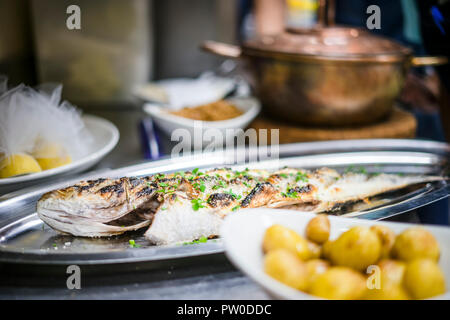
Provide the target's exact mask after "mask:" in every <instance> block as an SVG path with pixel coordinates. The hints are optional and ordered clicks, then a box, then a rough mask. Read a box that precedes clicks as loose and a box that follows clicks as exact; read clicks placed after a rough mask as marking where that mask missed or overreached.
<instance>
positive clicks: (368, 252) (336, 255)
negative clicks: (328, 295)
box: [329, 226, 381, 271]
mask: <svg viewBox="0 0 450 320" xmlns="http://www.w3.org/2000/svg"><path fill="white" fill-rule="evenodd" d="M380 253H381V242H380V239H379V238H378V236H377V235H376V233H375V232H373V231H372V230H370V228H368V227H359V226H358V227H353V228H351V229H350V230H348V231H346V232H344V233H343V234H341V236H340V237H339V238H337V239H336V240H335V241H334V242H333V244H332V245H331V248H330V252H329V255H330V260H331V263H332V264H333V265H337V266H344V267H349V268H353V269H356V270H358V271H365V270H366V269H367V267H368V266H370V265H372V264H375V263H376V262H377V261H378V259H379V257H380Z"/></svg>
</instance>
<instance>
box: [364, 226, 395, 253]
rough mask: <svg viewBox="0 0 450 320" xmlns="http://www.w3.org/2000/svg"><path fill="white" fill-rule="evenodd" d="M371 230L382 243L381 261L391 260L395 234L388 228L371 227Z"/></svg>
mask: <svg viewBox="0 0 450 320" xmlns="http://www.w3.org/2000/svg"><path fill="white" fill-rule="evenodd" d="M370 230H372V231H374V232H375V233H376V234H377V236H378V238H379V239H380V241H381V256H380V258H381V259H385V258H389V255H390V253H391V249H392V247H393V246H394V242H395V233H394V231H392V230H391V229H389V228H388V227H386V226H379V225H375V226H371V227H370Z"/></svg>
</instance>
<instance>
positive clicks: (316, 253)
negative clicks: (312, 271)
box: [308, 241, 322, 259]
mask: <svg viewBox="0 0 450 320" xmlns="http://www.w3.org/2000/svg"><path fill="white" fill-rule="evenodd" d="M308 249H309V253H310V254H309V259H319V258H320V256H321V254H322V248H321V247H320V246H319V245H318V244H317V243H315V242H312V241H308Z"/></svg>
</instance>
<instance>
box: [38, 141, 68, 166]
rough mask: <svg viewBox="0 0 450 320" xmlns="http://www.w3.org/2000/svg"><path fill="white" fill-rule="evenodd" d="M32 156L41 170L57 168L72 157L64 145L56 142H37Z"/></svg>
mask: <svg viewBox="0 0 450 320" xmlns="http://www.w3.org/2000/svg"><path fill="white" fill-rule="evenodd" d="M33 156H34V157H35V158H36V160H37V162H38V163H39V165H40V166H41V168H42V170H48V169H53V168H57V167H60V166H63V165H66V164H69V163H71V162H72V158H71V157H70V155H69V154H68V153H67V152H66V150H65V149H64V147H63V146H61V145H59V144H57V143H45V144H44V143H38V146H37V147H36V149H35V150H34V152H33Z"/></svg>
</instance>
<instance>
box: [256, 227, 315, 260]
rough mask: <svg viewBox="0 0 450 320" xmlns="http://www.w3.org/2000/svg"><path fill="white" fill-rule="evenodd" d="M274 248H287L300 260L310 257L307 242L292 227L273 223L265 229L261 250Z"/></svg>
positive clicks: (265, 250)
mask: <svg viewBox="0 0 450 320" xmlns="http://www.w3.org/2000/svg"><path fill="white" fill-rule="evenodd" d="M275 249H287V250H289V251H291V252H294V253H296V254H297V255H298V257H299V258H300V259H302V260H307V259H309V257H310V252H309V249H308V242H307V241H306V239H304V238H303V237H302V236H301V235H299V234H298V233H297V232H295V231H294V230H292V229H289V228H286V227H284V226H282V225H279V224H274V225H273V226H271V227H269V228H268V229H267V230H266V233H265V235H264V239H263V250H264V252H269V251H271V250H275Z"/></svg>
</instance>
